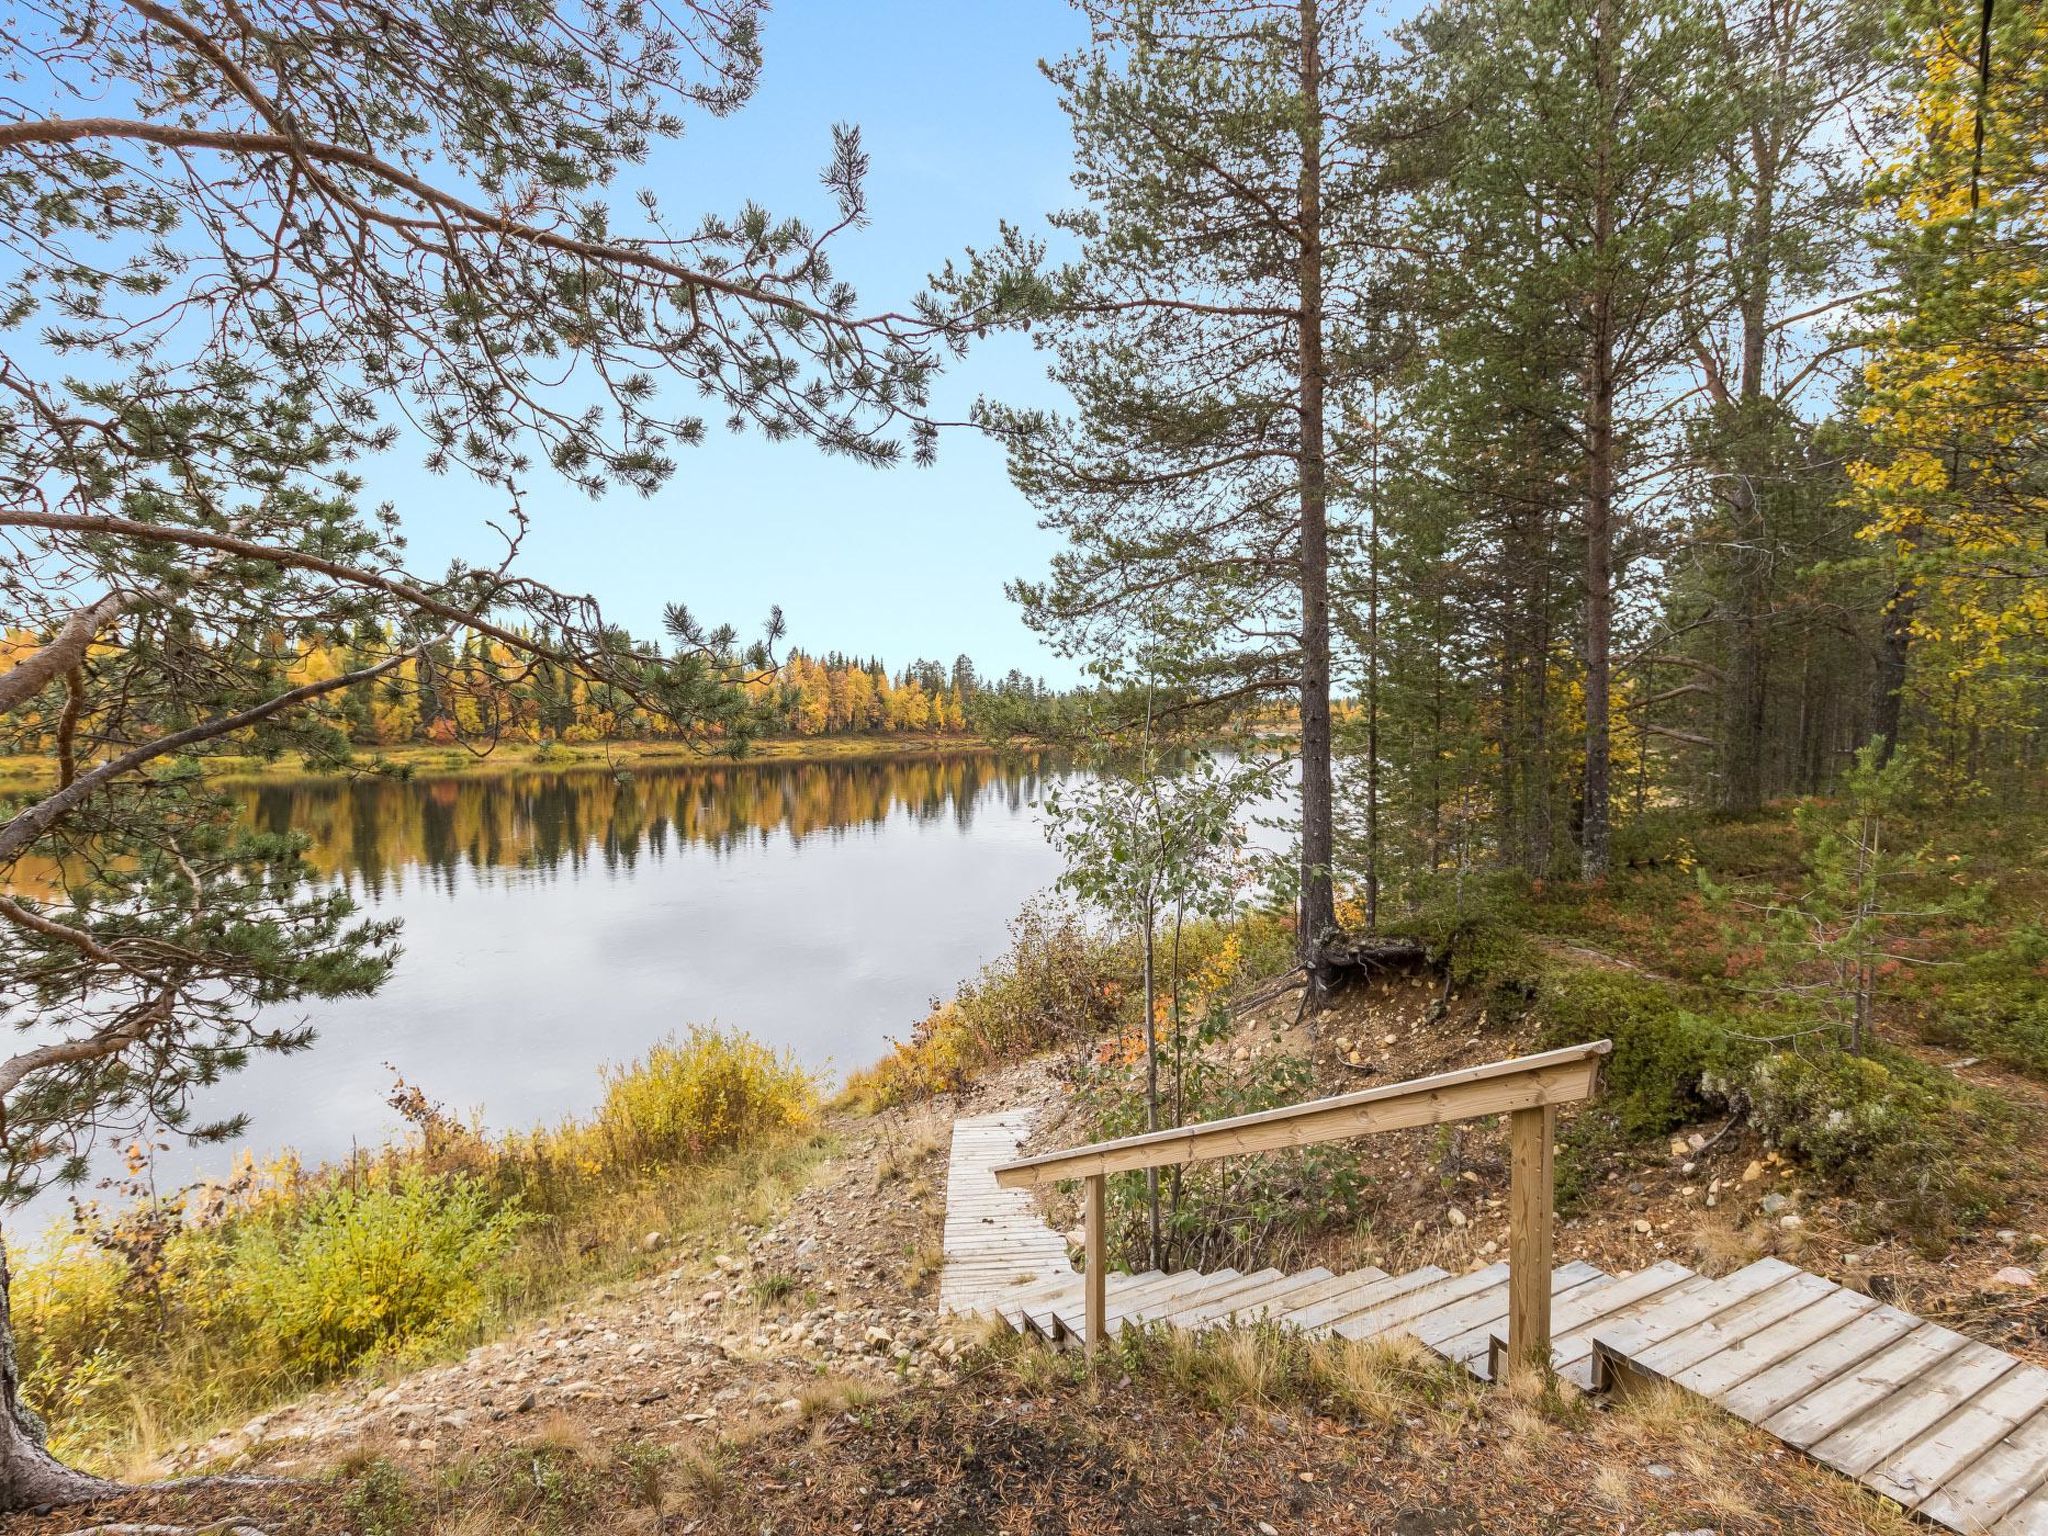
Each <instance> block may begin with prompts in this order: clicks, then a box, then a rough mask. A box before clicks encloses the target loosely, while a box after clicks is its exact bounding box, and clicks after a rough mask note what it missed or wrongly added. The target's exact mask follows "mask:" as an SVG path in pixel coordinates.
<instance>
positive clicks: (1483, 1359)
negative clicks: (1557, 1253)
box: [1416, 1260, 1614, 1381]
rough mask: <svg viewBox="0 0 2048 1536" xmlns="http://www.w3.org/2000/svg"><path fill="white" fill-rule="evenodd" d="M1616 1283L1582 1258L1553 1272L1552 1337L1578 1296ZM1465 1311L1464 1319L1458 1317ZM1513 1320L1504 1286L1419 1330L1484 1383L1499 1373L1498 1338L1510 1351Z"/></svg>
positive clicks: (1420, 1335)
mask: <svg viewBox="0 0 2048 1536" xmlns="http://www.w3.org/2000/svg"><path fill="white" fill-rule="evenodd" d="M1613 1283H1614V1277H1613V1276H1612V1275H1610V1274H1608V1273H1607V1272H1606V1271H1605V1270H1603V1269H1597V1268H1595V1267H1594V1266H1593V1265H1591V1264H1585V1263H1580V1262H1578V1261H1576V1260H1575V1261H1574V1262H1572V1263H1570V1264H1564V1265H1560V1266H1559V1267H1558V1268H1557V1269H1556V1270H1554V1271H1552V1273H1551V1281H1550V1315H1551V1319H1552V1323H1551V1335H1552V1337H1553V1338H1554V1337H1555V1336H1556V1331H1557V1328H1556V1318H1557V1315H1558V1313H1559V1312H1560V1310H1562V1309H1563V1308H1565V1307H1568V1306H1570V1305H1571V1304H1572V1302H1573V1301H1574V1300H1576V1299H1578V1298H1581V1297H1584V1296H1587V1295H1590V1294H1593V1293H1596V1292H1599V1291H1602V1290H1605V1289H1606V1288H1607V1287H1608V1286H1610V1285H1612V1284H1613ZM1461 1311H1462V1314H1463V1315H1454V1314H1458V1313H1460V1312H1461ZM1507 1320H1508V1307H1507V1292H1506V1290H1505V1289H1504V1288H1503V1289H1502V1290H1501V1291H1499V1292H1493V1291H1488V1292H1486V1293H1485V1295H1484V1296H1483V1297H1479V1298H1475V1299H1474V1300H1473V1301H1472V1302H1470V1303H1467V1304H1465V1305H1464V1307H1463V1308H1452V1309H1451V1310H1450V1311H1449V1312H1447V1313H1439V1314H1438V1315H1437V1316H1435V1317H1432V1318H1430V1319H1428V1321H1427V1324H1426V1326H1424V1327H1422V1328H1420V1329H1418V1330H1417V1332H1416V1337H1417V1338H1419V1339H1421V1340H1422V1342H1423V1343H1425V1344H1427V1345H1428V1346H1429V1347H1430V1348H1431V1349H1433V1350H1435V1351H1436V1352H1437V1353H1438V1354H1440V1355H1442V1356H1443V1357H1444V1358H1445V1359H1446V1360H1449V1361H1451V1362H1453V1363H1454V1364H1457V1365H1462V1366H1464V1367H1465V1368H1466V1369H1467V1370H1468V1371H1470V1372H1472V1374H1473V1375H1475V1376H1477V1377H1479V1378H1480V1379H1481V1380H1482V1381H1483V1380H1487V1379H1489V1378H1490V1377H1491V1376H1492V1374H1493V1361H1492V1355H1493V1341H1494V1339H1495V1338H1496V1337H1498V1338H1499V1339H1500V1341H1501V1346H1500V1347H1501V1348H1502V1349H1503V1350H1505V1349H1506V1348H1507Z"/></svg>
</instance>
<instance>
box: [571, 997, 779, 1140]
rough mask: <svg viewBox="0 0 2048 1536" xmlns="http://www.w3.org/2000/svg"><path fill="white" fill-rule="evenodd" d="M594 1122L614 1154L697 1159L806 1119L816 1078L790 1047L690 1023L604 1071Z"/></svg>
mask: <svg viewBox="0 0 2048 1536" xmlns="http://www.w3.org/2000/svg"><path fill="white" fill-rule="evenodd" d="M604 1083H605V1094H604V1103H603V1104H602V1105H601V1106H600V1107H599V1109H598V1112H597V1123H598V1126H599V1128H600V1129H601V1130H602V1131H603V1133H604V1135H605V1137H606V1138H607V1139H608V1140H609V1141H610V1143H611V1146H612V1148H613V1150H614V1152H615V1155H619V1156H623V1157H625V1158H626V1159H627V1160H628V1161H630V1162H634V1163H639V1164H656V1163H670V1162H684V1161H694V1160H696V1159H698V1158H702V1157H708V1156H710V1155H711V1154H713V1153H717V1152H726V1151H730V1150H731V1149H732V1148H734V1147H738V1146H742V1145H744V1144H746V1143H747V1142H750V1141H754V1140H756V1139H758V1138H760V1137H761V1136H764V1135H768V1134H771V1133H773V1132H777V1131H784V1130H790V1129H794V1128H796V1127H798V1126H802V1125H806V1124H808V1123H809V1122H810V1119H811V1117H812V1115H813V1114H814V1113H815V1112H816V1109H817V1084H816V1082H815V1081H814V1080H813V1079H812V1078H811V1076H810V1074H809V1073H807V1072H805V1071H804V1070H803V1069H802V1068H801V1067H799V1066H797V1064H796V1063H795V1061H794V1060H793V1059H792V1058H791V1057H790V1056H789V1055H788V1053H787V1052H777V1051H771V1050H769V1049H768V1048H767V1047H766V1046H764V1045H762V1044H760V1043H759V1042H758V1041H755V1040H752V1039H749V1038H748V1037H747V1036H745V1035H742V1034H737V1033H730V1034H729V1033H726V1032H723V1031H720V1030H716V1029H706V1028H703V1027H701V1026H693V1027H692V1028H691V1029H690V1032H689V1034H688V1035H686V1036H685V1037H684V1038H683V1039H681V1040H676V1039H673V1038H671V1039H669V1040H666V1041H664V1042H663V1043H662V1044H660V1045H657V1046H655V1047H654V1049H652V1050H651V1051H649V1052H648V1053H647V1054H646V1055H645V1056H644V1057H642V1058H641V1059H640V1060H638V1061H636V1062H633V1063H632V1064H631V1065H629V1066H626V1067H623V1068H616V1069H614V1068H607V1069H606V1070H605V1073H604Z"/></svg>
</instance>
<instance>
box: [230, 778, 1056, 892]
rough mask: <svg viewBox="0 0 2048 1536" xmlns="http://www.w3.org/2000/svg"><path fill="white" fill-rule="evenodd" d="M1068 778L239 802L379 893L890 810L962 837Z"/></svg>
mask: <svg viewBox="0 0 2048 1536" xmlns="http://www.w3.org/2000/svg"><path fill="white" fill-rule="evenodd" d="M1064 771H1065V770H1064V769H1063V768H1059V767H1055V766H1053V765H1051V764H1050V763H1048V762H1045V761H1044V760H1041V759H1040V758H1037V757H1031V758H1027V759H1023V760H1021V761H1019V760H1009V761H1005V760H1002V759H998V758H995V757H991V756H987V755H964V756H954V757H918V758H901V759H896V758H879V759H874V760H869V761H860V762H825V763H753V764H749V763H733V764H720V765H716V766H713V765H701V766H689V767H675V768H668V767H662V768H643V769H641V770H639V771H638V772H637V773H636V774H634V775H633V776H631V777H628V778H625V779H620V778H617V777H615V776H613V775H612V774H611V773H609V772H607V771H605V770H603V769H570V770H565V771H552V772H551V771H549V770H547V769H542V768H535V769H532V770H529V771H520V772H513V773H494V774H492V775H490V776H488V777H478V778H446V779H415V780H412V781H410V782H408V781H405V780H398V779H361V780H324V779H307V780H295V781H291V782H286V783H265V784H261V785H255V786H251V787H249V788H248V789H247V790H246V791H244V792H243V793H244V794H245V797H246V801H247V805H248V809H249V815H250V817H251V819H252V821H253V822H254V823H255V824H256V825H257V826H259V827H262V828H265V829H266V830H272V831H280V832H281V831H285V830H288V829H296V830H297V831H300V832H303V833H305V834H307V835H308V836H309V837H310V838H311V839H312V840H313V849H312V852H311V855H310V858H311V862H312V863H313V865H314V867H315V868H316V869H318V870H319V871H320V872H321V873H323V874H327V875H337V876H341V877H343V878H345V879H347V880H349V881H350V882H351V883H352V884H353V883H357V882H360V884H361V885H362V886H363V888H364V889H366V890H368V891H371V892H373V893H374V892H381V891H383V890H384V888H385V887H386V886H387V885H389V884H395V883H397V882H399V881H400V880H402V878H403V876H404V874H405V872H406V871H408V870H423V871H425V872H426V874H427V876H428V878H429V879H430V880H431V881H432V882H433V883H434V884H435V885H438V886H441V887H443V888H445V889H451V890H452V889H453V882H454V877H455V875H456V874H457V873H458V872H459V871H460V870H462V869H464V868H467V869H470V870H474V871H478V872H483V871H489V870H494V869H504V868H513V869H522V870H534V871H540V872H543V873H552V872H556V871H559V870H561V869H563V868H568V869H571V870H581V869H583V868H585V867H586V866H588V865H589V864H591V863H592V861H598V862H601V863H602V865H603V867H604V868H605V869H606V870H609V871H613V872H617V871H620V870H628V871H630V870H632V869H633V868H634V867H636V866H637V865H638V863H639V862H640V860H641V859H642V858H643V857H645V858H653V859H656V860H658V859H660V858H662V857H663V856H664V855H665V854H666V853H667V852H668V850H669V848H670V846H671V845H672V844H673V845H674V846H676V847H682V846H684V845H688V844H696V845H699V846H703V847H708V848H710V849H711V850H712V851H713V852H714V853H717V854H720V855H723V854H726V853H729V852H731V851H733V850H735V849H738V848H742V847H746V846H751V845H758V844H762V843H765V842H767V841H768V840H769V839H770V838H771V837H773V836H775V835H776V834H777V833H787V834H788V835H789V837H790V838H791V839H792V840H793V841H796V842H799V843H801V842H803V841H805V840H806V839H809V838H813V837H817V836H821V835H830V836H834V837H838V836H843V835H845V834H846V833H847V832H848V831H850V830H852V829H856V828H862V827H874V826H879V825H880V824H882V823H883V822H885V821H887V820H888V819H889V818H890V817H891V816H892V815H894V814H896V813H897V812H899V811H900V812H902V813H903V814H905V815H907V816H908V817H909V818H910V820H911V821H913V822H914V823H916V824H917V825H920V826H932V825H937V824H939V823H941V822H942V821H944V820H945V819H946V818H948V817H950V818H951V820H952V822H953V824H954V825H955V826H956V827H957V828H958V829H959V830H960V831H962V832H966V831H968V830H969V829H970V828H971V827H972V826H973V823H974V815H975V812H976V810H977V809H978V808H979V807H981V806H982V805H983V804H985V803H992V804H999V805H1000V806H1001V807H1002V808H1003V809H1004V810H1006V811H1007V812H1009V813H1011V814H1016V813H1018V812H1020V811H1021V810H1022V809H1023V808H1024V806H1025V805H1026V804H1028V803H1029V802H1030V801H1032V800H1034V799H1035V798H1037V796H1038V795H1039V793H1040V790H1041V786H1042V783H1043V780H1044V779H1045V777H1046V776H1047V775H1049V774H1051V775H1059V774H1061V773H1063V772H1064Z"/></svg>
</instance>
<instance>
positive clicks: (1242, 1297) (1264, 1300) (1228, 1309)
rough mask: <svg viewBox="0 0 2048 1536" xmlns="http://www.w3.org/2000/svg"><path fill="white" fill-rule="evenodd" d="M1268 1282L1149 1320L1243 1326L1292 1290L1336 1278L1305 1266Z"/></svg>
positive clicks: (1190, 1325)
mask: <svg viewBox="0 0 2048 1536" xmlns="http://www.w3.org/2000/svg"><path fill="white" fill-rule="evenodd" d="M1275 1274H1276V1276H1277V1278H1276V1279H1274V1280H1272V1281H1271V1282H1270V1283H1268V1284H1265V1285H1261V1286H1255V1287H1253V1288H1252V1289H1251V1290H1248V1291H1239V1292H1237V1293H1236V1294H1234V1295H1231V1296H1226V1297H1224V1298H1222V1299H1221V1300H1215V1301H1204V1302H1198V1303H1196V1304H1195V1305H1194V1306H1191V1307H1183V1308H1182V1309H1181V1310H1180V1311H1178V1312H1172V1313H1168V1314H1167V1315H1165V1316H1163V1317H1159V1318H1155V1319H1153V1321H1155V1322H1161V1323H1165V1324H1167V1325H1168V1326H1169V1327H1173V1328H1188V1329H1195V1328H1200V1327H1202V1326H1204V1325H1205V1324H1208V1323H1214V1322H1225V1323H1232V1324H1237V1325H1244V1324H1249V1323H1255V1322H1258V1321H1260V1320H1262V1319H1264V1318H1266V1317H1267V1316H1269V1315H1270V1314H1271V1312H1272V1310H1273V1308H1274V1305H1275V1303H1277V1302H1282V1301H1284V1300H1285V1299H1286V1298H1287V1297H1289V1296H1291V1295H1293V1294H1294V1293H1295V1292H1296V1291H1299V1290H1301V1289H1303V1288H1304V1287H1307V1286H1311V1285H1320V1284H1321V1283H1322V1282H1323V1281H1325V1280H1332V1279H1335V1278H1336V1277H1335V1276H1334V1275H1332V1274H1331V1273H1330V1271H1329V1270H1327V1269H1305V1270H1303V1271H1302V1272H1301V1273H1300V1274H1298V1275H1286V1274H1279V1272H1278V1271H1275Z"/></svg>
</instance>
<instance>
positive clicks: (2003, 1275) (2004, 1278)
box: [1991, 1264, 2035, 1290]
mask: <svg viewBox="0 0 2048 1536" xmlns="http://www.w3.org/2000/svg"><path fill="white" fill-rule="evenodd" d="M1991 1282H1992V1284H1994V1285H2010V1286H2015V1287H2018V1288H2019V1289H2022V1290H2026V1289H2030V1288H2031V1287H2032V1286H2033V1285H2034V1284H2035V1276H2034V1272H2033V1271H2032V1270H2031V1269H2021V1268H2020V1267H2019V1265H2017V1264H2008V1265H2006V1266H2005V1268H2003V1269H2001V1270H2000V1271H1999V1272H1998V1273H1997V1274H1995V1275H1993V1276H1992V1277H1991Z"/></svg>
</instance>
